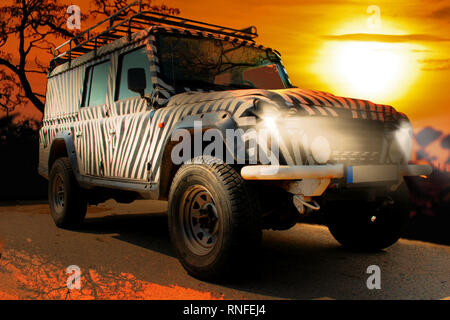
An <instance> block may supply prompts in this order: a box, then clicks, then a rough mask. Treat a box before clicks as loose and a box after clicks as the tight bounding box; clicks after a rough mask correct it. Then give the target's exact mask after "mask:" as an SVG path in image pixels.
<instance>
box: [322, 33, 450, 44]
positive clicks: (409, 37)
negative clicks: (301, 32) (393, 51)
mask: <svg viewBox="0 0 450 320" xmlns="http://www.w3.org/2000/svg"><path fill="white" fill-rule="evenodd" d="M322 38H323V39H325V40H332V41H377V42H445V41H450V38H443V37H439V36H434V35H430V34H405V35H394V34H380V33H348V34H341V35H325V36H322Z"/></svg>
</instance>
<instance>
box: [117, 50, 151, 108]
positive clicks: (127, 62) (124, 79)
mask: <svg viewBox="0 0 450 320" xmlns="http://www.w3.org/2000/svg"><path fill="white" fill-rule="evenodd" d="M132 68H143V69H144V70H145V75H146V78H147V89H146V90H145V93H146V94H149V93H151V92H152V87H153V86H152V81H151V77H150V64H149V62H148V57H147V50H146V49H145V48H139V49H137V50H134V51H131V52H127V53H125V54H123V55H121V56H120V57H119V73H118V75H117V77H118V83H117V92H116V100H123V99H128V98H132V97H138V96H139V94H138V93H136V92H133V91H130V90H128V70H129V69H132Z"/></svg>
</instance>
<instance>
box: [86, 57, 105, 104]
mask: <svg viewBox="0 0 450 320" xmlns="http://www.w3.org/2000/svg"><path fill="white" fill-rule="evenodd" d="M108 71H109V61H106V62H102V63H99V64H96V65H93V66H90V67H89V68H88V69H87V72H86V81H85V95H84V96H85V100H84V106H86V107H90V106H97V105H101V104H105V103H106V95H107V91H108Z"/></svg>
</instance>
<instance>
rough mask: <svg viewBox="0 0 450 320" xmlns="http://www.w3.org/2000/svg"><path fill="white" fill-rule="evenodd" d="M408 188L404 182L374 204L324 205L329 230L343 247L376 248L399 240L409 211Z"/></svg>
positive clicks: (349, 202)
mask: <svg viewBox="0 0 450 320" xmlns="http://www.w3.org/2000/svg"><path fill="white" fill-rule="evenodd" d="M409 209H410V198H409V192H408V189H407V187H406V185H405V183H403V184H402V185H401V186H400V188H399V189H398V190H397V191H396V192H394V193H391V194H390V195H389V196H388V197H386V198H383V199H378V201H375V202H373V203H367V202H364V201H335V202H333V203H331V204H330V205H328V206H327V207H326V216H327V221H328V229H329V230H330V233H331V234H332V235H333V237H334V238H335V239H336V240H337V241H338V242H339V243H340V244H342V245H343V246H344V247H346V248H349V249H353V250H358V251H361V250H362V251H377V250H381V249H384V248H387V247H389V246H391V245H393V244H394V243H396V242H397V241H398V239H400V237H401V235H402V233H403V230H404V227H405V225H406V223H407V221H408V217H409V212H410V210H409Z"/></svg>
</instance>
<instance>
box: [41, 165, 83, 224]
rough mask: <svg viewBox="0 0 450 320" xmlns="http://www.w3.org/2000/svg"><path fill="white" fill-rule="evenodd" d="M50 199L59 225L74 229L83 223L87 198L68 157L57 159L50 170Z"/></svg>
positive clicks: (54, 219)
mask: <svg viewBox="0 0 450 320" xmlns="http://www.w3.org/2000/svg"><path fill="white" fill-rule="evenodd" d="M48 200H49V204H50V213H51V215H52V218H53V221H54V222H55V224H56V226H57V227H59V228H63V229H74V228H77V227H79V226H80V225H81V224H82V223H83V221H84V218H85V216H86V210H87V200H86V196H85V194H84V190H83V189H82V188H81V187H80V186H79V185H78V182H77V180H76V178H75V175H74V173H73V169H72V166H71V165H70V161H69V159H68V158H59V159H57V160H56V161H55V163H54V164H53V166H52V168H51V170H50V176H49V184H48Z"/></svg>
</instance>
